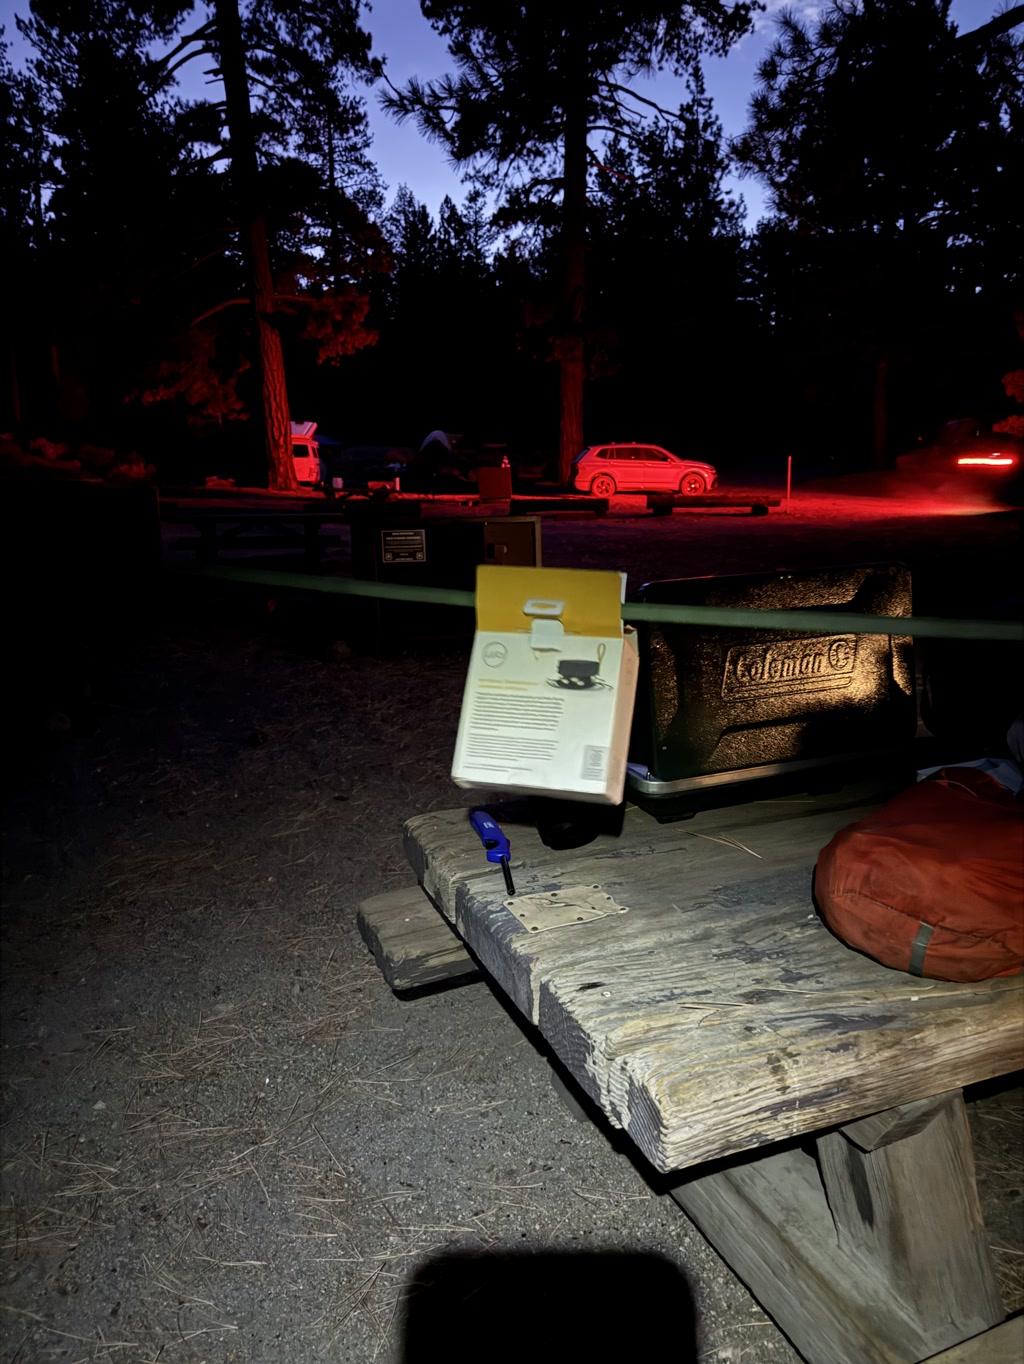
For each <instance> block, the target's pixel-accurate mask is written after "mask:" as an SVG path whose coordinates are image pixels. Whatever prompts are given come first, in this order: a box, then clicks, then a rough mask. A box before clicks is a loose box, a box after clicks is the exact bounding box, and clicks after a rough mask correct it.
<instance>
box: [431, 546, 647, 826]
mask: <svg viewBox="0 0 1024 1364" xmlns="http://www.w3.org/2000/svg"><path fill="white" fill-rule="evenodd" d="M622 596H623V578H622V575H621V574H619V573H605V572H589V571H585V570H581V569H570V568H499V567H491V566H489V565H483V566H481V567H480V568H479V569H478V570H477V584H476V614H477V621H476V635H475V637H474V640H473V652H472V655H471V657H470V661H469V673H468V676H467V678H466V689H465V692H464V694H463V698H462V714H461V716H460V718H459V734H458V739H457V740H456V744H455V758H454V761H453V763H452V777H453V779H454V780H455V782H456V783H457V784H458V785H459V786H464V787H488V788H490V789H506V790H511V791H519V792H522V793H524V794H528V795H545V796H563V797H566V798H567V799H570V800H582V801H594V802H597V803H600V804H609V805H617V804H618V803H619V802H620V801H621V800H622V793H623V786H624V783H625V776H626V756H627V749H628V746H629V732H630V725H631V723H632V717H633V700H634V697H635V695H636V678H637V648H636V636H635V632H634V631H632V630H628V629H627V630H623V626H622V617H621V605H622Z"/></svg>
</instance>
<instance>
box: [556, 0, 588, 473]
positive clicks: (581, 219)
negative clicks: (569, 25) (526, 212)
mask: <svg viewBox="0 0 1024 1364" xmlns="http://www.w3.org/2000/svg"><path fill="white" fill-rule="evenodd" d="M576 22H577V24H578V23H579V22H580V21H579V20H577V21H576ZM568 49H569V50H568V54H567V56H568V60H567V65H566V70H565V76H566V78H565V82H564V89H565V94H564V99H565V125H564V129H565V131H564V160H563V172H562V173H563V176H564V181H563V189H562V233H563V251H564V264H563V269H564V275H563V278H562V308H563V315H562V327H561V335H560V337H559V342H558V357H559V365H560V375H559V432H558V480H559V482H560V483H562V484H565V485H568V483H569V480H570V479H571V477H572V462H573V460H574V459H575V458H576V456H577V455H578V454H579V452H580V451H581V450H582V449H583V305H584V291H585V284H586V278H585V276H586V250H587V107H586V69H585V61H586V49H585V47H584V44H583V41H582V34H579V36H578V37H577V38H576V41H573V38H572V37H570V38H569V42H568Z"/></svg>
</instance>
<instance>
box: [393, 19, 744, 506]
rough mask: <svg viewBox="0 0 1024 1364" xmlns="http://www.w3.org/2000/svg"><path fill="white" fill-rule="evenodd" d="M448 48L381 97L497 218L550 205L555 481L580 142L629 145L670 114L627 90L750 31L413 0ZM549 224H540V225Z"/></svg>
mask: <svg viewBox="0 0 1024 1364" xmlns="http://www.w3.org/2000/svg"><path fill="white" fill-rule="evenodd" d="M421 8H422V10H423V13H424V15H425V16H426V18H427V19H428V20H429V21H430V23H431V24H432V25H433V26H434V27H435V28H436V29H437V30H438V31H439V32H440V33H441V34H442V36H444V37H445V38H446V39H447V40H448V46H449V51H450V52H451V55H452V58H453V60H454V62H455V65H456V72H457V73H456V74H455V75H454V76H445V77H443V78H442V79H440V80H437V81H431V82H428V83H426V84H424V83H422V82H420V81H418V80H412V81H410V82H409V83H408V84H407V85H406V86H405V87H404V88H403V89H401V90H397V89H392V92H391V93H390V94H387V95H385V96H384V98H383V102H384V105H385V107H386V108H388V109H389V110H390V111H391V112H392V113H393V114H394V115H395V116H396V117H398V118H407V117H413V118H415V120H416V121H417V123H418V124H419V126H420V128H421V130H422V131H423V132H424V133H425V134H426V135H427V136H428V137H431V138H433V139H435V140H437V141H439V142H441V143H442V145H444V147H445V148H446V149H447V151H448V154H449V156H450V157H451V159H452V161H453V162H454V163H456V164H458V165H466V166H469V167H471V168H472V171H473V174H474V176H475V178H476V181H477V183H478V184H479V185H480V186H481V187H482V188H485V189H488V190H491V191H492V192H499V193H501V194H502V196H503V197H504V200H505V204H506V209H507V211H508V214H509V215H514V216H517V217H519V218H530V217H533V218H534V220H536V219H537V217H538V216H539V217H541V218H543V217H544V216H545V207H546V206H548V205H550V204H551V203H552V202H553V201H557V203H558V221H559V225H560V230H561V242H562V265H561V288H560V308H559V316H558V322H557V326H556V328H555V329H554V332H553V334H552V338H551V356H552V358H553V359H555V360H556V361H557V362H558V365H559V369H560V414H561V415H560V424H559V475H560V478H561V479H562V480H563V481H567V480H568V478H569V474H570V471H571V464H572V460H573V458H574V456H575V455H576V454H577V453H578V452H579V449H580V447H581V445H582V443H583V383H584V365H585V355H584V331H585V253H586V212H587V208H586V205H587V176H588V164H589V159H590V155H591V152H590V149H589V143H588V139H589V138H590V137H591V136H592V135H594V134H599V135H600V134H608V133H615V132H618V133H620V135H621V136H623V137H633V136H635V135H636V132H637V127H638V125H639V124H640V123H641V122H642V120H643V113H642V111H644V110H648V111H653V112H654V113H655V114H657V115H658V116H659V117H666V116H670V115H669V114H668V111H665V110H658V109H657V107H656V106H654V105H653V104H652V102H651V101H650V100H647V99H646V98H645V97H644V96H642V95H640V94H639V93H638V92H637V91H635V90H634V89H633V88H632V85H631V82H632V81H633V80H634V79H635V78H637V77H639V76H641V75H643V74H645V73H648V72H651V71H653V70H655V69H659V68H661V67H663V66H670V67H672V68H673V69H675V70H677V71H680V72H683V71H687V70H692V68H693V67H694V65H695V64H696V62H697V60H698V58H699V57H700V55H701V53H702V52H705V51H709V52H715V53H724V52H725V51H726V50H727V49H728V48H729V46H730V44H731V43H732V42H733V41H734V40H735V39H736V38H737V37H739V36H740V35H741V34H742V33H744V32H745V31H746V30H747V29H748V28H749V26H750V22H751V13H752V11H753V10H755V9H757V8H760V6H759V5H757V4H756V3H755V4H751V3H737V4H727V3H724V2H723V0H696V2H695V3H690V4H682V5H680V4H676V5H665V4H664V3H662V4H657V3H652V0H618V2H617V3H610V2H609V3H606V2H605V0H594V2H593V3H589V4H586V5H580V4H578V3H576V2H575V0H519V2H516V0H422V4H421ZM548 216H550V215H548Z"/></svg>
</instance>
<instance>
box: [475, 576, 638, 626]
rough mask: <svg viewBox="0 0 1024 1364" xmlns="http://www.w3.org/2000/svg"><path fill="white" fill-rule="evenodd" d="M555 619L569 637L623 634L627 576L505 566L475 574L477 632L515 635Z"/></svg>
mask: <svg viewBox="0 0 1024 1364" xmlns="http://www.w3.org/2000/svg"><path fill="white" fill-rule="evenodd" d="M538 618H540V619H545V618H546V619H556V620H560V621H561V622H562V626H563V628H564V629H565V632H566V634H570V635H609V636H612V637H614V636H621V634H622V575H621V574H620V573H616V572H608V571H606V570H603V569H585V568H512V567H507V568H503V567H501V566H499V565H497V564H481V565H480V566H479V567H478V568H477V571H476V628H477V629H478V630H484V631H487V632H488V633H492V632H493V633H499V634H510V633H512V632H514V631H516V630H522V631H524V632H526V631H529V630H530V629H532V626H533V622H534V620H535V619H538Z"/></svg>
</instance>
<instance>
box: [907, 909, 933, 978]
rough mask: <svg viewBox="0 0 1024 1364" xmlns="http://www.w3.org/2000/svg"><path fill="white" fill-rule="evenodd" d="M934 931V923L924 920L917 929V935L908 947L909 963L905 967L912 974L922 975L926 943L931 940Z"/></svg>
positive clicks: (926, 948) (926, 949)
mask: <svg viewBox="0 0 1024 1364" xmlns="http://www.w3.org/2000/svg"><path fill="white" fill-rule="evenodd" d="M934 932H935V927H934V925H933V924H926V923H924V922H922V924H921V926H920V928H919V929H918V930H917V937H916V938H915V939H914V942H913V946H912V947H911V949H910V965H909V966H908V967H907V970H908V971H909V972H910V974H911V975H912V976H923V975H924V954H925V953H926V952H927V951H928V944H929V943H930V942H931V940H932V934H933V933H934Z"/></svg>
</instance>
